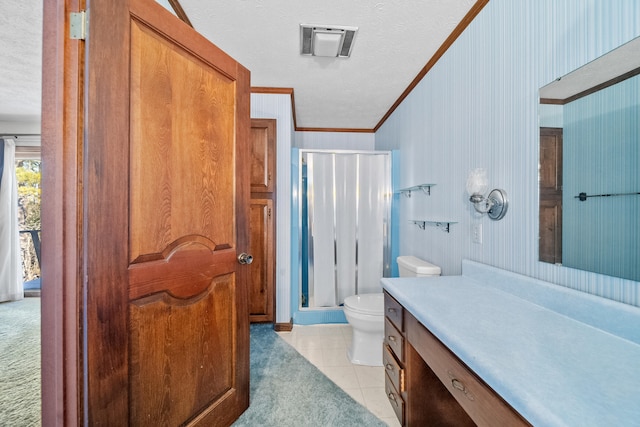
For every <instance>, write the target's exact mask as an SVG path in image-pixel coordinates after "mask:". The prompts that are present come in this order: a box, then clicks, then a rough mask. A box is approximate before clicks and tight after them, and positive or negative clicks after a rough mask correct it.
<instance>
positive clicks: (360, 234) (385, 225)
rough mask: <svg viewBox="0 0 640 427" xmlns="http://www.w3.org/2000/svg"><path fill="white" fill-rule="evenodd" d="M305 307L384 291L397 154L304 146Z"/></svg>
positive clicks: (302, 297) (333, 304)
mask: <svg viewBox="0 0 640 427" xmlns="http://www.w3.org/2000/svg"><path fill="white" fill-rule="evenodd" d="M298 165H299V167H298V171H299V183H298V191H297V195H298V197H299V200H298V205H299V212H300V217H299V228H300V229H299V237H300V242H299V245H300V246H299V247H300V251H299V254H300V280H299V283H300V288H299V296H300V298H299V301H298V303H299V305H298V308H299V309H300V310H311V309H315V310H326V309H336V308H338V307H339V306H341V305H342V304H343V302H344V299H345V298H346V297H348V296H350V295H355V294H363V293H372V292H380V278H381V277H385V276H389V273H390V257H391V250H390V217H391V198H392V191H391V153H390V152H382V151H362V152H357V151H325V150H300V151H299V163H298Z"/></svg>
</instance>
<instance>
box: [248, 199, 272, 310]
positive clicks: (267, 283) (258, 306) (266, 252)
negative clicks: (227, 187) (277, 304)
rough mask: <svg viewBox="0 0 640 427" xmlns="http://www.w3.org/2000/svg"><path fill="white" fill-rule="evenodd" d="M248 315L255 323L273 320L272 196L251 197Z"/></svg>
mask: <svg viewBox="0 0 640 427" xmlns="http://www.w3.org/2000/svg"><path fill="white" fill-rule="evenodd" d="M250 211H251V214H250V218H251V219H250V224H251V225H250V235H251V238H250V240H251V243H250V247H251V254H252V255H253V263H252V264H251V265H250V271H251V276H250V279H249V316H250V320H251V321H252V322H273V321H274V320H275V319H274V293H275V276H274V271H275V262H274V257H275V247H274V230H273V228H274V226H273V225H274V215H273V201H272V200H271V199H251V209H250Z"/></svg>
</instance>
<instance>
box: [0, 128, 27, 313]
mask: <svg viewBox="0 0 640 427" xmlns="http://www.w3.org/2000/svg"><path fill="white" fill-rule="evenodd" d="M0 141H3V140H2V139H0ZM3 142H4V143H3V150H4V162H3V168H2V180H1V181H0V302H3V301H14V300H18V299H22V298H23V297H24V290H23V284H22V265H21V260H20V237H19V233H18V187H17V183H16V167H15V151H16V150H15V142H14V141H13V140H12V139H5V140H4V141H3Z"/></svg>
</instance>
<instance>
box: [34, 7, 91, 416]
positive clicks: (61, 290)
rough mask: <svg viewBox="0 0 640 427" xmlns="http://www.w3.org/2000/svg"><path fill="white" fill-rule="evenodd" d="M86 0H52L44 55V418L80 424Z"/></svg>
mask: <svg viewBox="0 0 640 427" xmlns="http://www.w3.org/2000/svg"><path fill="white" fill-rule="evenodd" d="M84 8H85V2H84V0H52V1H45V2H44V8H43V46H42V47H43V57H42V129H41V134H42V161H43V172H42V187H43V195H42V240H43V241H44V242H45V243H44V244H43V245H42V267H41V269H42V293H41V325H42V326H41V354H42V356H41V375H42V394H41V398H42V425H43V426H45V427H46V426H75V425H78V424H81V423H82V422H81V421H82V420H81V414H82V396H83V393H82V361H81V354H82V352H81V348H80V342H81V341H80V338H81V336H82V333H83V331H82V322H81V316H82V313H81V286H80V284H81V280H80V278H81V272H82V269H81V265H82V264H81V263H82V261H81V260H82V258H81V256H80V252H79V251H80V245H79V241H78V239H79V236H80V235H81V230H82V221H81V218H82V199H81V193H80V191H79V187H80V180H79V173H80V171H81V170H82V148H81V147H82V132H78V129H79V127H80V126H81V124H82V120H81V117H79V115H78V108H77V106H78V105H80V103H81V102H82V98H83V86H82V76H81V70H82V67H81V64H82V63H83V61H84V42H83V41H81V40H72V39H70V38H69V37H68V32H67V28H69V20H70V18H69V16H70V15H69V14H70V12H72V11H73V12H77V11H79V10H82V9H84Z"/></svg>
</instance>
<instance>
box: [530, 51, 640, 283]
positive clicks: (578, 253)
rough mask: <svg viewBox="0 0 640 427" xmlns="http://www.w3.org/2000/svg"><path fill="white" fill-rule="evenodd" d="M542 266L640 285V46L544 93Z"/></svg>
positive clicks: (613, 54) (566, 78) (610, 55)
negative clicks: (607, 276) (604, 276)
mask: <svg viewBox="0 0 640 427" xmlns="http://www.w3.org/2000/svg"><path fill="white" fill-rule="evenodd" d="M539 122H540V159H539V183H540V236H539V238H540V244H539V256H540V261H543V262H551V263H556V264H562V265H564V266H567V267H571V268H577V269H581V270H587V271H592V272H596V273H601V274H606V275H609V276H616V277H621V278H624V279H630V280H635V281H640V141H639V140H638V138H639V135H640V38H638V39H635V40H632V41H630V42H629V43H626V44H624V45H623V46H620V47H619V48H617V49H615V50H613V51H611V52H609V53H608V54H606V55H604V56H602V57H600V58H598V59H596V60H595V61H592V62H590V63H589V64H586V65H585V66H583V67H581V68H579V69H578V70H576V71H573V72H571V73H569V74H568V75H566V76H564V77H561V78H559V79H557V80H556V81H554V82H552V83H550V84H548V85H546V86H544V87H543V88H541V89H540V108H539Z"/></svg>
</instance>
